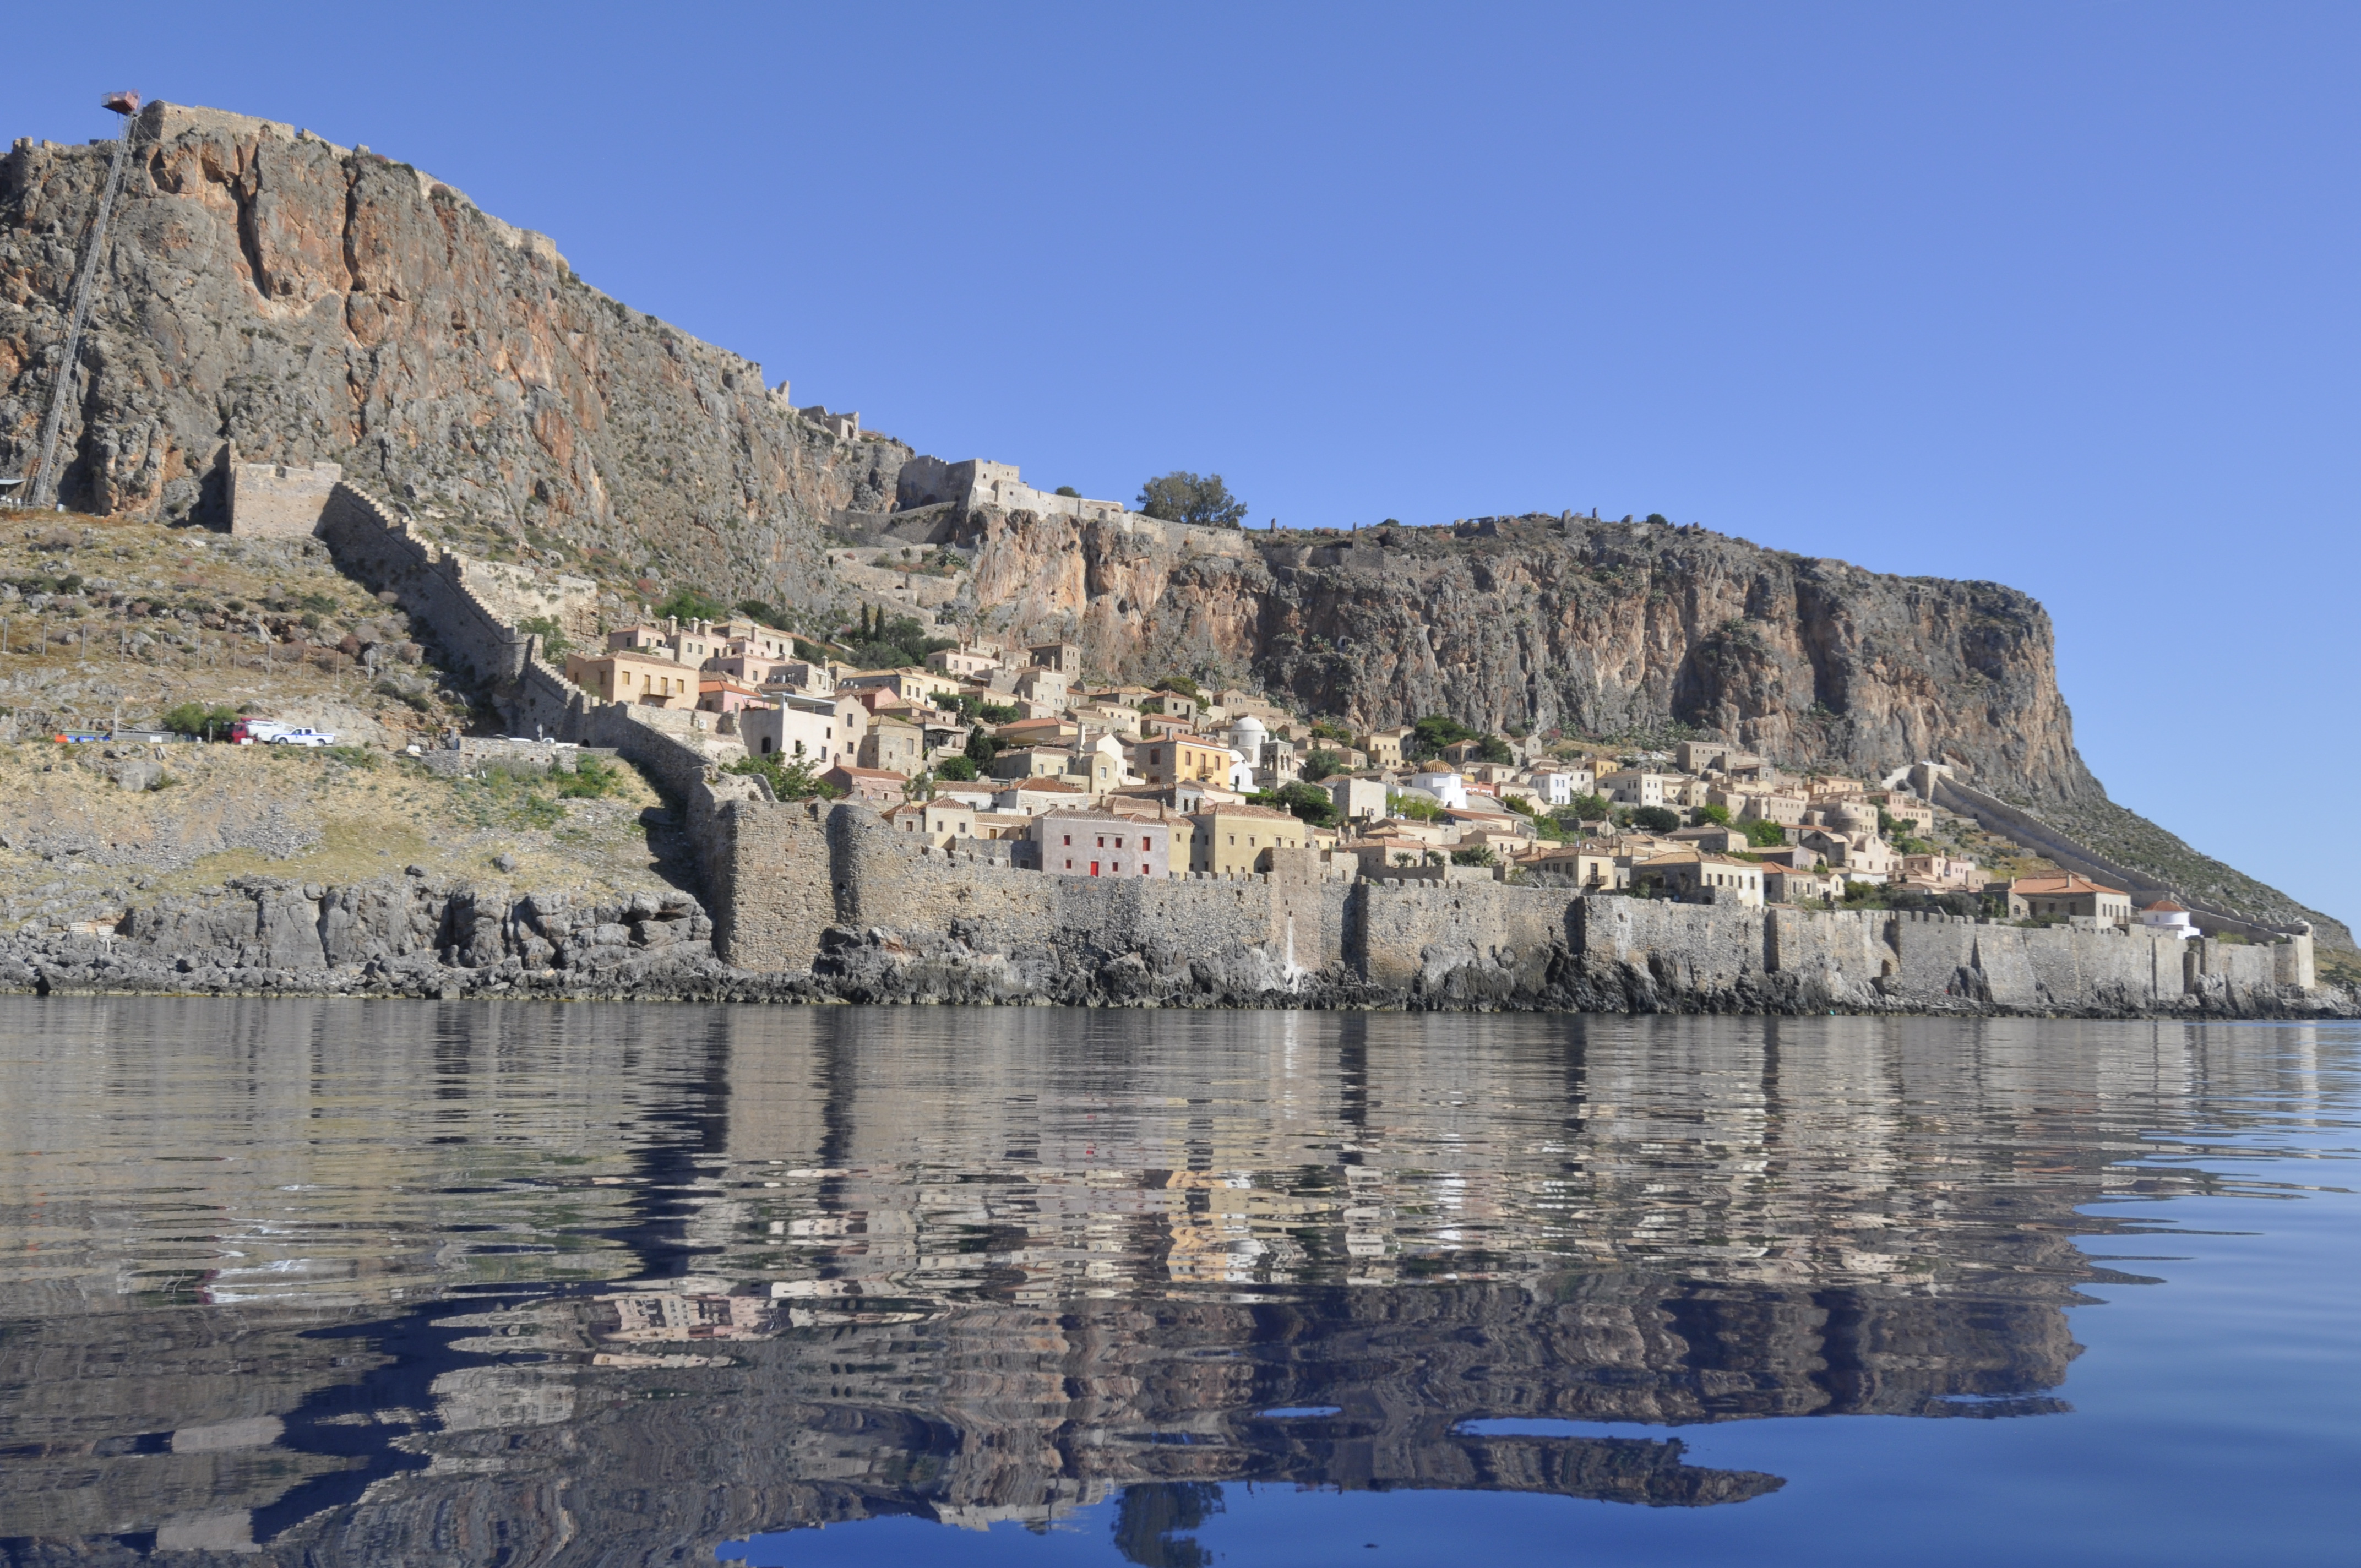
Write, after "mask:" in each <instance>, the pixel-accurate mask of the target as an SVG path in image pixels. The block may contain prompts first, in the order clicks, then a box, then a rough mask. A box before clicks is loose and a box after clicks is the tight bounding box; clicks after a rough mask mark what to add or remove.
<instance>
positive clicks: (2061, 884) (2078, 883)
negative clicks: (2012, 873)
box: [2008, 872, 2130, 898]
mask: <svg viewBox="0 0 2361 1568" xmlns="http://www.w3.org/2000/svg"><path fill="white" fill-rule="evenodd" d="M2008 890H2009V892H2011V893H2047V894H2069V895H2070V894H2078V893H2112V894H2114V895H2115V896H2116V897H2118V898H2125V897H2128V896H2130V895H2129V894H2125V892H2124V890H2123V889H2122V888H2119V887H2108V886H2106V885H2105V884H2104V883H2095V882H2092V880H2091V879H2090V878H2089V877H2086V876H2077V875H2075V874H2074V873H2073V872H2067V873H2066V874H2065V875H2064V876H2021V877H2019V878H2017V879H2016V880H2015V882H2013V883H2009V884H2008Z"/></svg>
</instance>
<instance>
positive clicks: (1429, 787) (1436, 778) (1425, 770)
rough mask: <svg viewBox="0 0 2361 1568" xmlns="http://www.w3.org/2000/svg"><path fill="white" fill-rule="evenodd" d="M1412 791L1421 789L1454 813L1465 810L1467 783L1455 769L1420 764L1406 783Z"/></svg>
mask: <svg viewBox="0 0 2361 1568" xmlns="http://www.w3.org/2000/svg"><path fill="white" fill-rule="evenodd" d="M1406 782H1407V783H1408V784H1409V785H1410V787H1411V788H1412V789H1422V790H1424V791H1426V793H1427V794H1429V795H1433V796H1434V798H1435V799H1437V800H1439V801H1441V802H1442V803H1443V804H1444V806H1447V807H1449V808H1450V809H1452V810H1454V811H1465V810H1466V808H1467V781H1466V779H1464V778H1462V777H1461V776H1460V775H1459V773H1458V771H1457V770H1456V769H1454V768H1444V767H1433V766H1429V765H1423V764H1422V765H1421V766H1420V767H1419V768H1418V769H1417V770H1416V771H1415V772H1413V773H1411V775H1410V777H1409V779H1408V780H1407V781H1406Z"/></svg>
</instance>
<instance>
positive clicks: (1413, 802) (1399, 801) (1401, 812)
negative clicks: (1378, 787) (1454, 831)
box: [1386, 790, 1443, 822]
mask: <svg viewBox="0 0 2361 1568" xmlns="http://www.w3.org/2000/svg"><path fill="white" fill-rule="evenodd" d="M1386 815H1387V816H1389V817H1401V818H1403V819H1404V820H1406V821H1411V822H1433V821H1434V820H1436V819H1437V818H1439V817H1442V815H1443V806H1442V805H1441V803H1440V802H1437V801H1432V800H1428V799H1425V798H1423V797H1422V796H1420V795H1403V794H1401V793H1400V791H1398V790H1388V791H1387V792H1386Z"/></svg>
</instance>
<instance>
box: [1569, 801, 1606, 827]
mask: <svg viewBox="0 0 2361 1568" xmlns="http://www.w3.org/2000/svg"><path fill="white" fill-rule="evenodd" d="M1566 809H1567V810H1568V811H1570V812H1572V813H1574V815H1575V817H1576V819H1577V820H1581V821H1586V822H1604V821H1606V820H1607V819H1608V818H1609V817H1612V816H1614V815H1615V803H1614V802H1613V801H1611V800H1609V799H1608V798H1607V797H1606V796H1605V795H1576V796H1575V797H1574V804H1573V805H1572V806H1567V807H1566Z"/></svg>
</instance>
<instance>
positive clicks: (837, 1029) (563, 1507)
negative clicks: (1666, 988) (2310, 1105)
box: [0, 1002, 2319, 1563]
mask: <svg viewBox="0 0 2361 1568" xmlns="http://www.w3.org/2000/svg"><path fill="white" fill-rule="evenodd" d="M24 1009H38V1010H39V1011H38V1012H27V1011H25V1010H24ZM225 1020H232V1021H226V1022H225ZM201 1031H211V1032H212V1033H213V1034H214V1035H215V1036H220V1037H217V1038H214V1039H210V1040H203V1041H202V1042H201V1041H199V1040H198V1039H197V1036H198V1034H199V1033H200V1032H201ZM0 1039H5V1044H6V1046H7V1050H6V1053H5V1056H6V1059H5V1063H0V1092H5V1094H6V1095H7V1097H8V1098H7V1101H6V1103H8V1104H9V1105H10V1106H11V1107H13V1108H14V1112H13V1114H14V1118H15V1119H14V1123H13V1125H14V1129H15V1132H16V1135H15V1136H12V1138H11V1139H10V1146H11V1147H12V1149H24V1150H37V1151H40V1152H38V1154H29V1155H27V1154H11V1155H9V1156H8V1157H6V1158H5V1162H0V1245H5V1256H6V1258H7V1260H8V1261H7V1262H5V1264H0V1291H5V1296H4V1297H0V1299H4V1300H5V1320H6V1321H5V1324H4V1325H0V1327H5V1333H0V1378H5V1387H6V1398H5V1400H0V1445H5V1447H0V1538H5V1546H0V1557H5V1558H6V1559H8V1560H16V1561H25V1562H32V1561H47V1560H49V1555H50V1554H51V1553H52V1552H54V1551H58V1550H66V1551H69V1552H71V1555H72V1556H73V1559H74V1560H75V1561H77V1562H83V1561H105V1560H108V1559H110V1558H113V1557H117V1556H120V1557H124V1558H134V1557H137V1556H140V1555H143V1554H146V1553H148V1552H153V1551H157V1550H159V1549H163V1550H170V1549H175V1548H187V1549H195V1548H214V1549H217V1550H225V1551H231V1552H255V1551H256V1550H258V1549H259V1551H260V1552H262V1553H263V1558H262V1560H264V1561H270V1560H276V1559H278V1558H280V1557H284V1558H285V1559H287V1560H289V1561H295V1560H299V1559H300V1560H304V1561H311V1562H317V1563H364V1562H376V1563H382V1562H389V1561H412V1560H415V1561H428V1560H439V1559H447V1560H450V1561H454V1562H467V1561H478V1560H489V1559H490V1558H491V1557H493V1556H498V1557H499V1558H500V1560H501V1561H505V1562H510V1563H531V1562H543V1561H552V1562H555V1561H567V1560H571V1559H573V1558H575V1557H577V1556H592V1555H595V1556H596V1558H597V1560H598V1561H600V1562H639V1561H653V1560H658V1559H662V1560H666V1561H670V1560H672V1559H674V1558H675V1557H676V1556H680V1555H683V1554H686V1555H691V1556H703V1557H706V1558H708V1560H709V1556H710V1553H711V1552H712V1550H713V1547H714V1545H715V1543H717V1542H719V1541H725V1540H730V1539H734V1538H738V1537H742V1536H744V1535H746V1534H748V1533H750V1532H756V1531H765V1530H788V1529H793V1528H796V1527H800V1526H807V1525H817V1524H823V1523H836V1522H842V1521H847V1520H854V1519H863V1518H873V1517H880V1516H885V1515H896V1514H899V1515H918V1516H922V1517H928V1518H933V1519H939V1520H942V1521H944V1522H946V1523H952V1524H966V1525H981V1524H985V1523H989V1522H993V1521H995V1520H1001V1519H1019V1520H1026V1521H1030V1522H1034V1523H1037V1524H1038V1523H1041V1522H1046V1521H1048V1520H1050V1519H1055V1518H1058V1517H1060V1516H1061V1515H1063V1514H1065V1513H1067V1512H1069V1511H1071V1510H1072V1509H1074V1508H1078V1507H1081V1506H1083V1505H1086V1504H1090V1503H1093V1502H1097V1501H1100V1500H1103V1499H1105V1498H1109V1497H1117V1496H1122V1497H1126V1498H1128V1499H1129V1500H1130V1503H1131V1504H1132V1505H1133V1506H1132V1507H1131V1508H1129V1509H1127V1512H1129V1513H1131V1514H1133V1515H1135V1516H1137V1518H1136V1519H1133V1521H1132V1523H1133V1525H1134V1526H1135V1528H1134V1530H1133V1533H1134V1534H1135V1535H1137V1534H1138V1533H1139V1530H1140V1529H1142V1528H1144V1529H1146V1530H1147V1532H1148V1533H1147V1535H1146V1536H1145V1537H1144V1538H1143V1539H1145V1540H1147V1541H1149V1542H1150V1543H1151V1545H1152V1543H1153V1542H1154V1541H1159V1540H1161V1539H1162V1538H1161V1537H1159V1536H1158V1535H1157V1534H1156V1528H1155V1523H1154V1521H1155V1520H1156V1519H1157V1518H1158V1517H1159V1508H1161V1510H1162V1512H1163V1515H1165V1516H1167V1517H1168V1521H1169V1518H1180V1519H1183V1521H1184V1522H1185V1519H1186V1517H1187V1516H1188V1514H1189V1511H1190V1509H1191V1508H1196V1507H1201V1506H1202V1501H1203V1499H1204V1497H1206V1496H1207V1495H1208V1494H1206V1493H1205V1492H1204V1491H1203V1488H1204V1487H1205V1486H1208V1485H1219V1484H1224V1483H1228V1482H1234V1481H1267V1482H1287V1483H1296V1484H1302V1485H1317V1486H1336V1487H1347V1488H1353V1487H1377V1488H1382V1487H1453V1488H1469V1487H1474V1488H1488V1489H1499V1490H1513V1491H1526V1492H1541V1493H1554V1494H1560V1495H1565V1496H1570V1497H1600V1498H1615V1499H1623V1500H1629V1501H1633V1502H1644V1503H1652V1504H1695V1505H1702V1504H1716V1503H1730V1502H1740V1501H1743V1500H1744V1499H1746V1498H1749V1497H1755V1496H1758V1495H1760V1494H1762V1493H1763V1492H1765V1491H1768V1490H1771V1489H1773V1488H1775V1487H1776V1486H1778V1485H1779V1484H1780V1483H1779V1480H1778V1478H1777V1477H1774V1476H1770V1475H1759V1474H1753V1473H1748V1472H1732V1471H1723V1470H1715V1469H1710V1468H1706V1467H1702V1466H1698V1465H1694V1464H1687V1463H1686V1461H1685V1459H1684V1455H1683V1448H1682V1445H1681V1443H1680V1442H1678V1441H1677V1440H1676V1439H1675V1438H1673V1437H1670V1436H1664V1437H1658V1438H1649V1437H1644V1436H1635V1437H1631V1438H1612V1439H1608V1438H1597V1437H1589V1438H1577V1437H1553V1436H1536V1435H1530V1434H1528V1435H1503V1434H1499V1433H1497V1432H1490V1433H1479V1432H1476V1431H1469V1430H1468V1428H1467V1423H1470V1422H1477V1421H1496V1420H1499V1419H1500V1418H1524V1419H1527V1420H1532V1419H1541V1420H1553V1419H1554V1420H1576V1421H1583V1422H1597V1421H1619V1422H1645V1423H1660V1424H1661V1423H1682V1422H1697V1421H1711V1420H1739V1419H1746V1418H1752V1417H1764V1416H1795V1415H1820V1414H1827V1415H1838V1414H1848V1413H1878V1414H1889V1415H1912V1416H1940V1417H1953V1418H1958V1417H1991V1416H1997V1415H2027V1414H2038V1413H2041V1412H2045V1411H2048V1410H2054V1409H2062V1408H2063V1407H2062V1406H2061V1405H2060V1404H2059V1396H2058V1394H2057V1392H2056V1390H2057V1389H2058V1388H2059V1386H2060V1385H2061V1384H2062V1383H2063V1382H2064V1381H2065V1378H2066V1375H2067V1367H2068V1364H2069V1362H2070V1360H2071V1358H2072V1357H2073V1355H2074V1354H2076V1346H2075V1345H2074V1343H2072V1340H2071V1338H2070V1333H2069V1330H2068V1323H2067V1320H2066V1318H2065V1316H2064V1314H2063V1312H2062V1310H2061V1309H2062V1308H2064V1307H2065V1306H2067V1305H2069V1304H2070V1303H2072V1302H2074V1301H2075V1300H2076V1299H2078V1296H2077V1288H2078V1287H2079V1286H2080V1285H2081V1284H2082V1283H2084V1282H2087V1281H2089V1280H2092V1279H2093V1278H2096V1277H2103V1276H2102V1275H2101V1274H2100V1273H2099V1272H2098V1271H2097V1270H2096V1268H2095V1267H2094V1266H2092V1264H2091V1263H2089V1262H2088V1261H2087V1260H2086V1259H2084V1258H2083V1256H2082V1255H2081V1254H2080V1253H2079V1252H2078V1251H2077V1249H2076V1248H2075V1246H2074V1245H2073V1244H2072V1242H2071V1241H2070V1239H2069V1237H2070V1234H2078V1233H2079V1234H2088V1233H2090V1232H2091V1231H2092V1230H2093V1229H2099V1228H2103V1226H2104V1225H2105V1223H2106V1222H2105V1220H2104V1217H2103V1216H2104V1209H2103V1204H2102V1207H2101V1208H2100V1209H2099V1210H2098V1211H2097V1215H2098V1217H2097V1218H2092V1217H2091V1215H2090V1214H2088V1213H2085V1214H2077V1213H2075V1212H2074V1210H2075V1209H2076V1206H2077V1205H2084V1206H2088V1205H2092V1204H2093V1203H2096V1202H2100V1201H2102V1200H2103V1199H2104V1198H2105V1197H2106V1196H2107V1195H2108V1194H2109V1193H2110V1192H2114V1191H2122V1190H2136V1191H2138V1192H2139V1193H2141V1194H2142V1195H2155V1194H2157V1193H2159V1192H2169V1191H2171V1190H2177V1189H2179V1188H2183V1187H2189V1186H2193V1185H2196V1184H2199V1183H2201V1182H2203V1181H2205V1180H2207V1179H2206V1178H2202V1177H2199V1176H2196V1175H2194V1174H2191V1173H2185V1172H2182V1173H2176V1172H2174V1171H2172V1170H2171V1169H2169V1167H2160V1166H2158V1165H2157V1164H2155V1163H2154V1162H2152V1161H2151V1162H2150V1163H2147V1164H2145V1165H2139V1166H2133V1165H2127V1164H2125V1163H2124V1162H2125V1159H2126V1157H2127V1156H2140V1155H2147V1154H2150V1153H2153V1152H2154V1151H2155V1150H2157V1148H2158V1145H2157V1143H2156V1141H2155V1139H2154V1137H2153V1136H2152V1134H2153V1132H2154V1131H2155V1130H2157V1129H2162V1130H2164V1131H2165V1132H2166V1133H2167V1134H2169V1132H2170V1131H2171V1129H2173V1128H2175V1127H2178V1126H2182V1125H2191V1124H2194V1123H2195V1120H2196V1119H2201V1118H2202V1119H2206V1120H2207V1124H2209V1125H2213V1126H2219V1125H2224V1124H2229V1125H2235V1123H2236V1113H2235V1106H2236V1104H2237V1102H2239V1101H2240V1100H2241V1099H2242V1098H2244V1097H2246V1096H2247V1095H2252V1094H2267V1095H2274V1096H2279V1097H2282V1098H2281V1103H2282V1104H2283V1103H2284V1097H2285V1096H2288V1095H2295V1096H2299V1097H2300V1096H2301V1095H2303V1094H2306V1093H2309V1092H2312V1081H2313V1080H2312V1079H2311V1078H2310V1077H2309V1076H2307V1074H2306V1073H2305V1071H2304V1061H2303V1056H2304V1053H2305V1052H2306V1051H2311V1052H2313V1053H2316V1052H2317V1050H2318V1049H2319V1046H2318V1042H2317V1041H2315V1040H2313V1039H2312V1037H2311V1036H2309V1035H2307V1034H2303V1033H2301V1032H2294V1031H2279V1032H2276V1033H2274V1034H2271V1035H2269V1036H2264V1035H2261V1034H2258V1033H2257V1032H2256V1031H2225V1030H2216V1031H2206V1030H2196V1029H2183V1028H2180V1027H2147V1026H2134V1025H2033V1024H2017V1023H2010V1024H1990V1025H1946V1024H1932V1023H1927V1022H1916V1023H1894V1022H1877V1021H1869V1020H1847V1019H1839V1020H1827V1019H1822V1020H1806V1021H1801V1022H1778V1021H1759V1020H1729V1021H1714V1020H1672V1019H1667V1020H1656V1021H1641V1022H1631V1021H1621V1020H1597V1019H1592V1020H1583V1019H1564V1018H1557V1019H1535V1018H1504V1019H1488V1018H1473V1019H1471V1018H1460V1017H1454V1018H1416V1017H1391V1016H1378V1017H1365V1016H1350V1015H1348V1016H1338V1017H1323V1016H1303V1017H1296V1016H1289V1015H1274V1014H1213V1015H1179V1014H1126V1015H1084V1014H1063V1013H1054V1014H1053V1013H1042V1012H1037V1011H1021V1012H1019V1011H1011V1012H1005V1013H981V1014H979V1013H960V1012H951V1011H949V1010H945V1011H940V1012H937V1011H934V1010H891V1011H866V1010H851V1009H835V1010H826V1011H816V1012H810V1013H801V1012H797V1013H778V1012H763V1011H755V1010H715V1011H711V1012H706V1011H699V1010H691V1009H683V1008H654V1009H622V1008H611V1009H590V1008H566V1009H552V1008H544V1009H513V1008H512V1009H509V1010H507V1011H506V1012H505V1013H502V1012H499V1011H496V1010H491V1009H482V1008H473V1007H459V1006H450V1007H440V1008H438V1007H434V1006H432V1005H422V1006H418V1007H407V1006H386V1005H382V1004H374V1005H371V1006H369V1007H368V1008H366V1009H362V1008H359V1007H353V1006H346V1005H344V1004H335V1003H317V1004H314V1003H278V1004H271V1005H269V1006H261V1005H253V1004H236V1006H234V1007H227V1006H214V1007H207V1006H205V1005H203V1004H179V1003H152V1002H124V1003H56V1002H44V1003H24V1004H23V1008H22V1009H19V1010H18V1011H16V1012H15V1013H13V1014H0ZM2258 1043H2259V1045H2260V1046H2265V1047H2268V1048H2258ZM2168 1147H2169V1146H2168ZM1140 1519H1146V1520H1148V1521H1149V1522H1148V1525H1146V1526H1140V1525H1139V1524H1138V1520H1140ZM593 1541H595V1542H596V1550H595V1552H593V1551H592V1549H591V1547H590V1546H589V1544H588V1543H590V1542H593ZM1120 1542H1121V1537H1120V1534H1119V1537H1118V1544H1120ZM1127 1550H1129V1551H1130V1552H1131V1553H1132V1554H1133V1555H1134V1556H1135V1557H1136V1558H1137V1559H1138V1560H1147V1559H1148V1558H1153V1557H1155V1556H1156V1555H1157V1550H1148V1551H1146V1555H1145V1557H1141V1556H1140V1549H1138V1548H1137V1547H1134V1548H1131V1549H1127ZM1159 1550H1160V1549H1159ZM249 1560H250V1561H251V1560H253V1559H251V1558H249ZM1175 1560H1176V1561H1177V1560H1178V1559H1175Z"/></svg>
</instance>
